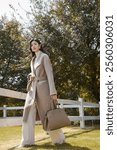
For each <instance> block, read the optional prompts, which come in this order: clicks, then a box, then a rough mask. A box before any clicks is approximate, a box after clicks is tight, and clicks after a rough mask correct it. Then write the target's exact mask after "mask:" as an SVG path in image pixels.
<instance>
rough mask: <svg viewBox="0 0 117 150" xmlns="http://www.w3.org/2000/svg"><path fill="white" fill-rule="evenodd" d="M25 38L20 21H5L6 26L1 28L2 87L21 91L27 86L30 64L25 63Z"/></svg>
mask: <svg viewBox="0 0 117 150" xmlns="http://www.w3.org/2000/svg"><path fill="white" fill-rule="evenodd" d="M23 40H24V37H23V35H22V29H21V25H20V24H19V22H18V21H16V20H11V21H8V20H7V21H5V22H4V28H3V29H2V30H0V51H1V52H0V87H3V88H8V89H13V90H19V91H20V90H21V91H23V90H24V88H25V87H26V73H27V69H28V68H29V66H26V65H25V64H26V59H25V55H26V54H25V55H24V49H23V48H24V41H25V40H24V41H23ZM24 59H25V62H24ZM24 81H25V82H24Z"/></svg>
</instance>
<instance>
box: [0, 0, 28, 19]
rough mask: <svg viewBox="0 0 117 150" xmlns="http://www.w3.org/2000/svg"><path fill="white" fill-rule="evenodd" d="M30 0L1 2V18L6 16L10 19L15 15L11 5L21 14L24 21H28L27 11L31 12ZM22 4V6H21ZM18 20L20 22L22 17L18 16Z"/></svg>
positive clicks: (4, 0) (6, 0)
mask: <svg viewBox="0 0 117 150" xmlns="http://www.w3.org/2000/svg"><path fill="white" fill-rule="evenodd" d="M29 1H30V0H3V1H0V19H1V16H3V15H6V16H7V17H8V18H9V19H10V18H11V16H12V14H13V12H14V11H13V9H12V8H10V6H9V4H11V5H12V6H13V7H14V8H15V9H16V12H17V13H19V14H20V15H21V16H22V17H23V18H24V19H26V13H25V10H27V11H30V2H29ZM19 4H20V6H19ZM17 19H19V20H20V17H19V16H18V15H17Z"/></svg>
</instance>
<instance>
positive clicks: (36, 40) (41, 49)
mask: <svg viewBox="0 0 117 150" xmlns="http://www.w3.org/2000/svg"><path fill="white" fill-rule="evenodd" d="M33 41H35V42H37V43H38V44H41V42H40V41H39V40H38V39H32V40H31V41H30V47H29V49H30V51H31V53H32V57H33V56H35V52H33V51H32V49H31V43H32V42H33ZM39 50H40V51H42V52H44V53H45V51H44V50H43V47H42V45H41V47H40V49H39Z"/></svg>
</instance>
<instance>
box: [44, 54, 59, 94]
mask: <svg viewBox="0 0 117 150" xmlns="http://www.w3.org/2000/svg"><path fill="white" fill-rule="evenodd" d="M44 68H45V72H46V75H47V79H48V83H49V89H50V95H53V94H57V91H56V88H55V82H54V76H53V68H52V64H51V61H50V59H49V56H48V55H44Z"/></svg>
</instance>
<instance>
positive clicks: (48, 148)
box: [8, 142, 91, 150]
mask: <svg viewBox="0 0 117 150" xmlns="http://www.w3.org/2000/svg"><path fill="white" fill-rule="evenodd" d="M16 149H17V148H16V147H12V148H10V149H8V150H16ZM26 149H28V150H39V149H44V150H91V149H89V148H87V147H80V146H73V145H71V144H69V143H64V144H61V145H51V143H50V142H48V143H46V144H41V145H33V146H26V147H24V148H23V150H26Z"/></svg>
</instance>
